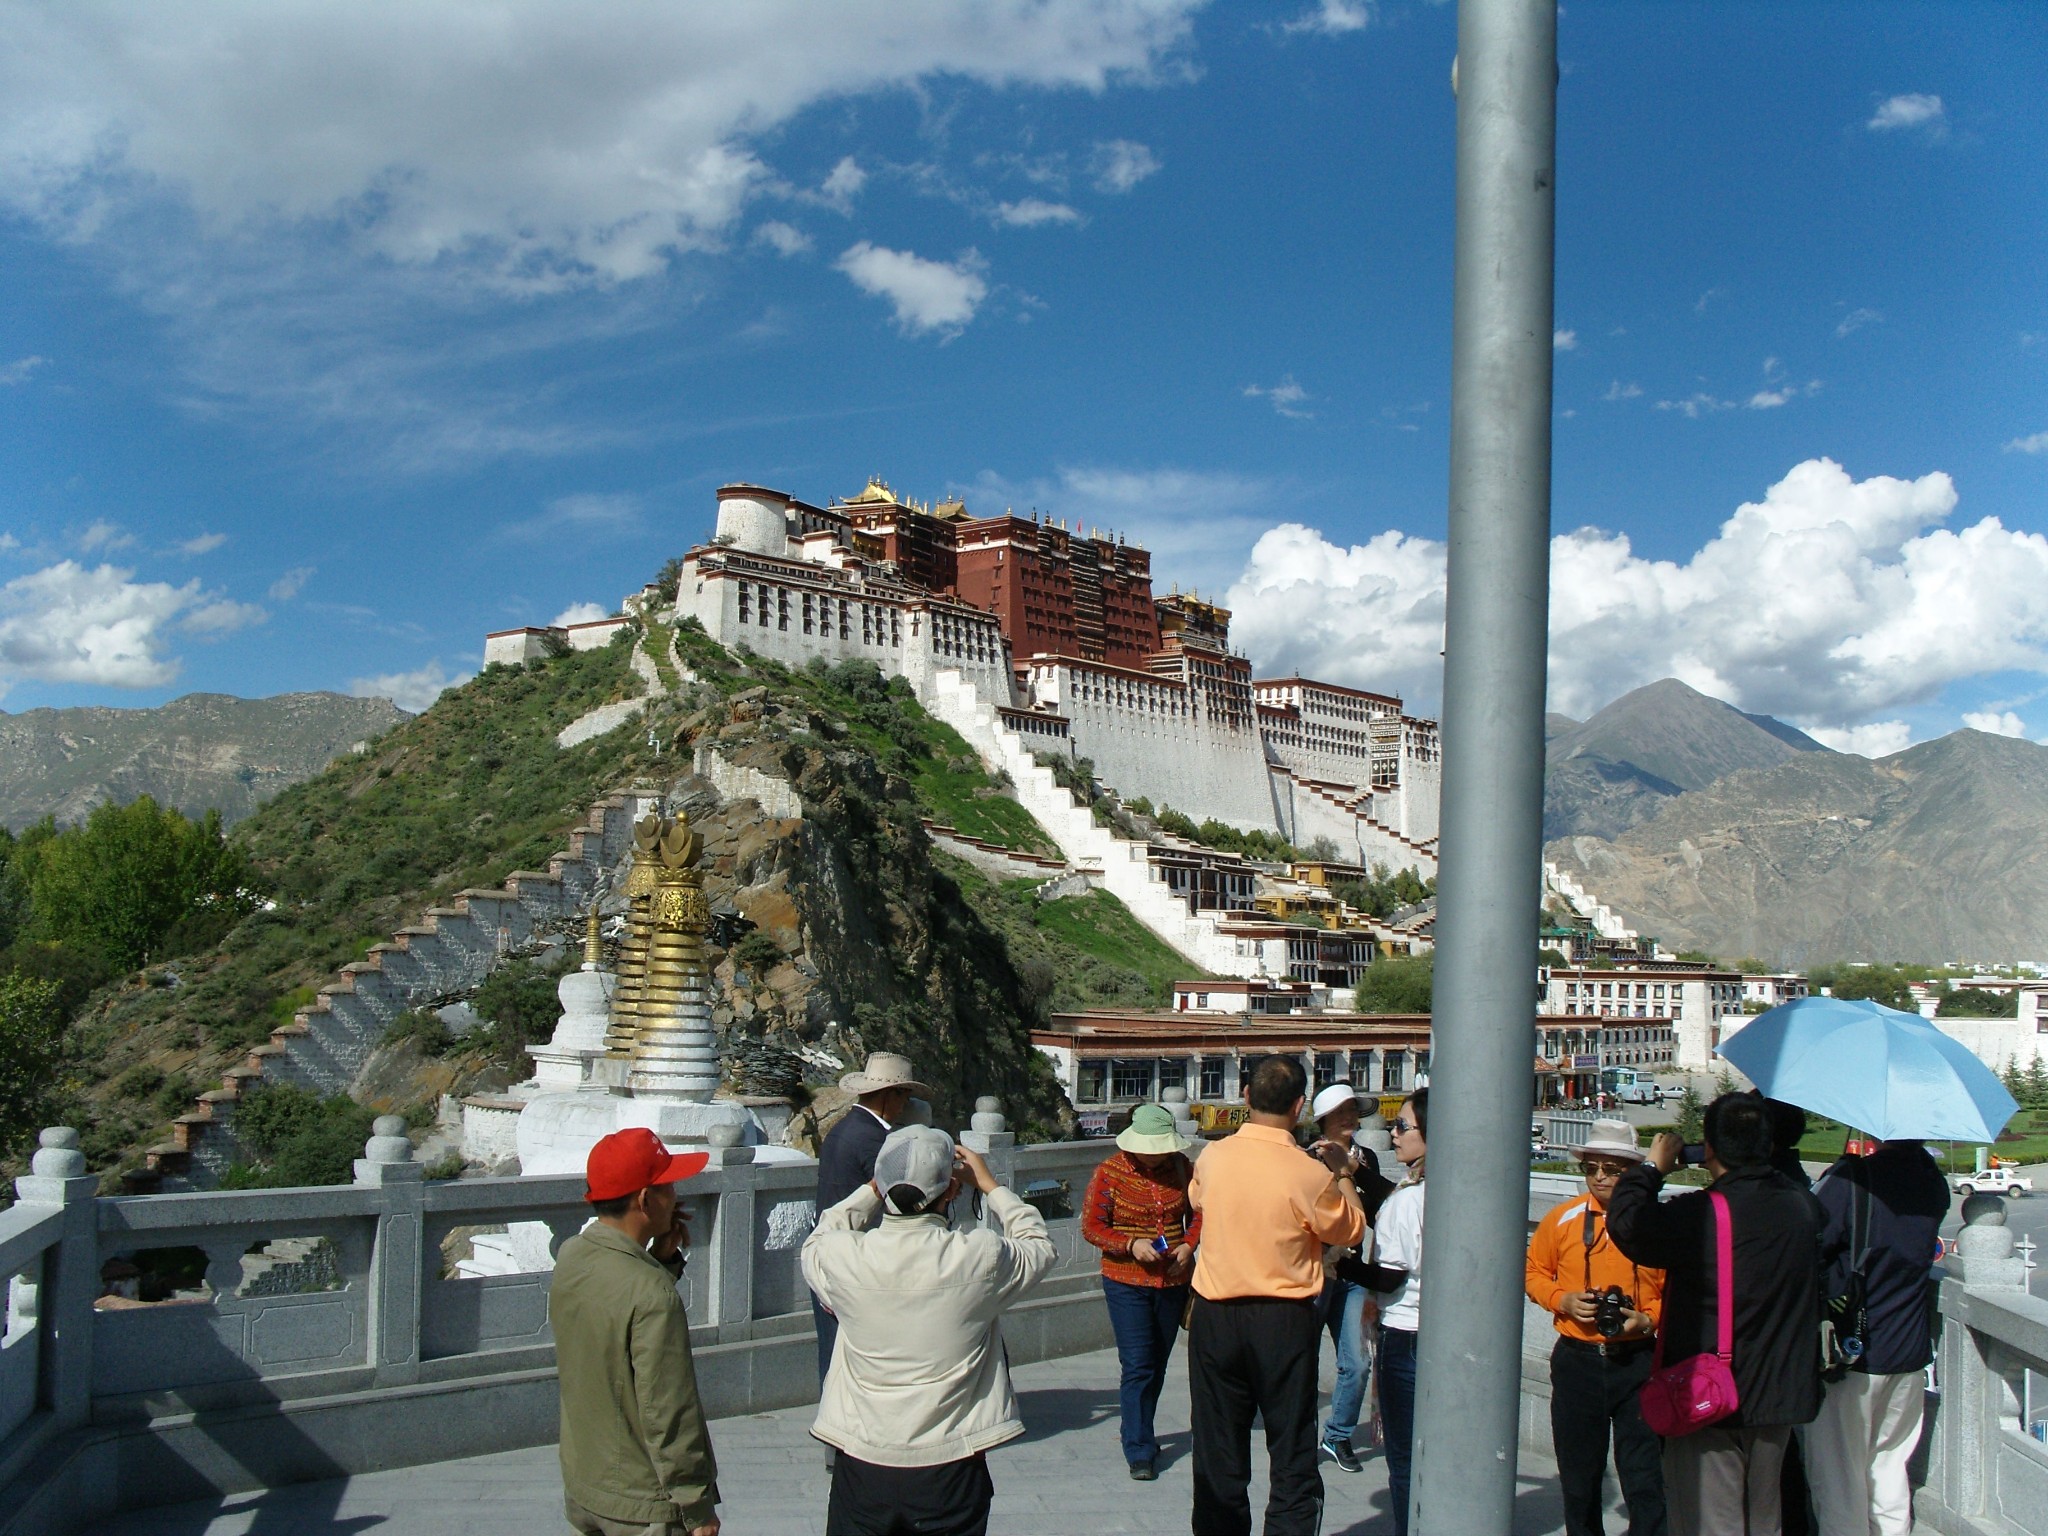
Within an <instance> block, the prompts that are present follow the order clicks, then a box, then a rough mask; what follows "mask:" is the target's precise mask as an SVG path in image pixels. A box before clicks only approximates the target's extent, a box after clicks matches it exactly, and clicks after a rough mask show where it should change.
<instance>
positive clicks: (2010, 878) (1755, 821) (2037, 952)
mask: <svg viewBox="0 0 2048 1536" xmlns="http://www.w3.org/2000/svg"><path fill="white" fill-rule="evenodd" d="M1595 718H1596V719H1597V718H1598V717H1597V716H1596V717H1595ZM1591 723H1592V722H1588V724H1591ZM1545 856H1546V857H1547V858H1549V859H1551V860H1553V861H1554V862H1556V863H1559V864H1560V865H1562V866H1563V867H1564V868H1565V869H1567V870H1569V871H1570V872H1572V873H1573V874H1574V875H1576V876H1577V877H1578V878H1579V879H1580V880H1582V881H1583V882H1584V883H1585V884H1586V885H1587V887H1588V888H1589V889H1591V890H1592V891H1594V892H1595V893H1596V894H1597V895H1598V896H1599V898H1600V899H1601V900H1602V901H1603V902H1605V903H1607V904H1608V905H1609V906H1611V907H1613V908H1615V909H1616V910H1618V911H1619V912H1621V913H1622V914H1623V916H1624V918H1625V920H1626V921H1627V922H1629V923H1630V924H1631V925H1632V926H1634V927H1635V928H1637V929H1638V930H1639V931H1641V932H1644V933H1649V934H1654V935H1655V936H1656V937H1657V938H1659V939H1660V940H1662V941H1663V943H1664V945H1665V946H1666V947H1667V948H1671V949H1703V950H1706V951H1708V952H1709V953H1712V954H1717V955H1722V956H1725V957H1730V958H1733V957H1737V956H1742V955H1758V956H1761V957H1763V958H1765V959H1767V960H1771V961H1773V962H1775V963H1777V964H1780V965H1807V964H1812V963H1815V962H1818V961H1822V960H1930V961H1932V960H1946V959H1978V960H2014V959H2040V958H2042V957H2044V956H2048V747H2041V746H2036V745H2035V744H2033V743H2032V742H2028V741H2020V740H2016V739H2014V738H2012V737H2007V736H1989V735H1986V734H1984V733H1983V732H1981V731H1958V732H1956V733H1955V734H1954V735H1952V736H1944V737H1942V738H1941V739H1940V740H1939V741H1930V742H1923V743H1922V744H1921V745H1919V746H1917V747H1909V748H1908V749H1907V750H1905V751H1904V752H1898V753H1894V754H1893V755H1892V756H1890V757H1886V758H1880V759H1878V760H1877V761H1875V762H1872V761H1871V760H1870V759H1868V758H1862V757H1856V756H1852V755H1850V754H1847V753H1839V752H1824V751H1810V750H1808V751H1795V752H1794V753H1793V754H1792V755H1791V756H1789V757H1788V758H1787V759H1786V760H1785V761H1783V762H1781V763H1779V764H1777V765H1776V766H1774V767H1764V768H1745V769H1738V770H1736V771H1735V772H1732V773H1728V774H1725V775H1723V776H1722V777H1720V778H1717V779H1715V780H1714V781H1713V782H1711V783H1709V784H1707V785H1706V786H1705V787H1703V788H1699V789H1693V790H1688V791H1685V792H1683V793H1680V794H1677V795H1672V796H1666V797H1660V798H1659V799H1658V800H1656V802H1655V803H1654V806H1653V808H1652V811H1651V814H1650V815H1648V816H1647V817H1645V818H1643V819H1642V820H1641V821H1639V822H1638V823H1637V824H1635V825H1633V826H1631V827H1629V828H1627V829H1626V830H1625V831H1622V832H1620V833H1619V834H1618V835H1617V836H1615V837H1612V838H1603V837H1597V836H1590V835H1580V836H1574V837H1567V838H1563V839H1560V840H1558V841H1555V842H1553V843H1551V844H1550V845H1549V847H1548V849H1547V851H1546V855H1545Z"/></svg>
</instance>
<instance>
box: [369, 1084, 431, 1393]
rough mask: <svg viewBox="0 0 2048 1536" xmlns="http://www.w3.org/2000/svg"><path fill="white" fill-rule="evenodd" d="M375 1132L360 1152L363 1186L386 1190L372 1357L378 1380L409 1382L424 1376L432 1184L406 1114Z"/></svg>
mask: <svg viewBox="0 0 2048 1536" xmlns="http://www.w3.org/2000/svg"><path fill="white" fill-rule="evenodd" d="M370 1131H371V1135H370V1139H369V1140H368V1141H367V1142H365V1143H364V1145H363V1156H361V1157H359V1158H357V1159H356V1185H357V1187H358V1188H364V1187H368V1188H375V1189H377V1190H379V1191H381V1194H380V1197H379V1206H380V1209H379V1210H378V1212H377V1237H376V1242H375V1245H374V1246H373V1247H372V1249H371V1252H370V1306H369V1341H368V1344H369V1363H370V1366H371V1368H372V1369H373V1370H374V1371H375V1372H376V1381H377V1385H379V1386H404V1385H407V1384H410V1383H412V1382H416V1381H418V1380H419V1376H420V1322H421V1316H420V1313H421V1308H422V1307H423V1305H424V1303H425V1299H426V1298H425V1287H426V1230H425V1229H426V1186H425V1184H424V1183H423V1182H422V1177H421V1176H422V1173H423V1170H422V1169H421V1167H420V1165H419V1164H418V1163H416V1162H414V1161H413V1158H412V1141H411V1140H410V1139H409V1138H408V1137H407V1136H406V1134H405V1121H404V1119H403V1118H402V1117H401V1116H398V1115H379V1116H378V1117H377V1119H376V1121H375V1122H374V1123H373V1124H372V1125H371V1127H370Z"/></svg>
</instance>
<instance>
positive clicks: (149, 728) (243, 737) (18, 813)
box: [0, 693, 408, 831]
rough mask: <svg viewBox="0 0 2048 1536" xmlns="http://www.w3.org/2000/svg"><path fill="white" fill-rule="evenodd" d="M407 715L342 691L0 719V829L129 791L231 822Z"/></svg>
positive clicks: (62, 818)
mask: <svg viewBox="0 0 2048 1536" xmlns="http://www.w3.org/2000/svg"><path fill="white" fill-rule="evenodd" d="M406 718H408V717H407V716H406V714H405V713H404V711H402V710H401V709H399V708H398V706H397V705H395V704H393V703H392V702H391V701H390V700H389V699H357V698H350V697H349V696H347V695H345V694H339V693H283V694H279V695H277V696H276V697H274V698H268V699H238V698H235V697H233V696H231V695H229V694H224V693H188V694H186V695H185V696H184V697H183V698H178V699H173V700H171V702H170V703H168V704H163V705H160V706H158V707H157V708H155V709H102V708H97V707H91V708H79V709H31V710H24V711H23V712H22V713H20V714H18V715H9V714H0V825H4V826H6V827H8V828H9V829H11V830H14V831H19V830H20V829H21V828H23V827H25V826H27V825H29V823H31V822H33V821H36V820H38V819H40V818H41V817H44V816H54V817H55V818H56V819H57V821H58V822H59V823H60V824H62V823H66V822H72V821H77V820H80V819H82V818H83V817H84V816H85V815H86V814H87V813H88V812H89V811H91V810H92V808H93V807H94V806H96V805H100V804H102V803H104V802H106V801H109V800H113V801H128V800H132V799H134V798H135V797H136V796H137V795H150V796H152V797H154V798H155V799H156V801H157V803H158V804H160V805H169V806H175V807H176V808H177V809H178V810H181V811H183V812H184V813H185V814H186V815H188V816H195V817H196V816H199V815H201V814H202V813H204V812H206V811H208V810H212V809H215V808H218V809H219V811H220V813H221V817H222V819H223V820H225V821H230V822H233V821H239V820H240V819H241V818H242V817H244V816H247V815H248V814H249V813H250V812H251V811H253V810H255V809H256V807H257V806H259V805H261V804H262V803H263V802H264V801H265V800H268V799H269V798H270V797H271V796H273V795H275V794H277V793H278V792H279V791H281V790H283V789H284V788H286V787H287V786H288V785H292V784H296V783H298V782H300V781H301V780H302V779H309V778H311V777H312V776H313V775H314V774H316V773H318V772H319V771H320V770H321V769H322V768H325V767H326V766H327V765H328V764H329V763H331V762H333V761H334V759H335V758H337V757H339V756H341V754H343V753H344V752H347V751H349V750H350V749H351V748H353V747H354V746H355V745H356V744H357V743H358V742H367V741H369V740H371V739H372V738H374V737H376V736H379V735H381V734H382V733H383V732H385V731H387V730H389V729H390V728H391V727H392V726H394V725H396V724H397V723H398V722H399V721H401V720H404V719H406Z"/></svg>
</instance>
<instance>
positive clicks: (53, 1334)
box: [14, 1125, 100, 1429]
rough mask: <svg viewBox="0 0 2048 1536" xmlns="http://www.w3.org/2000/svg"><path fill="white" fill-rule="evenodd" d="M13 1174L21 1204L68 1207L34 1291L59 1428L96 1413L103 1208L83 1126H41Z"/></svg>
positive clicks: (40, 1347)
mask: <svg viewBox="0 0 2048 1536" xmlns="http://www.w3.org/2000/svg"><path fill="white" fill-rule="evenodd" d="M29 1169H30V1172H29V1173H28V1174H27V1175H26V1176H25V1177H23V1178H18V1179H16V1180H15V1181H14V1195H15V1198H16V1199H17V1200H19V1201H20V1202H21V1203H22V1204H23V1205H56V1206H62V1207H63V1208H64V1216H63V1236H62V1237H60V1238H59V1239H58V1240H57V1242H56V1243H55V1244H54V1245H52V1246H51V1247H50V1248H49V1249H48V1250H47V1251H46V1252H45V1253H44V1255H43V1280H42V1285H41V1287H40V1288H39V1290H38V1293H37V1296H36V1304H37V1317H36V1326H37V1327H38V1328H39V1329H41V1331H42V1337H41V1338H40V1339H39V1340H38V1341H37V1346H36V1347H37V1352H38V1359H39V1361H40V1371H39V1375H40V1377H41V1396H42V1400H43V1404H44V1406H45V1407H47V1408H48V1409H49V1410H50V1413H51V1415H52V1417H53V1418H54V1419H55V1420H56V1423H57V1425H58V1427H59V1428H64V1429H68V1428H71V1427H72V1426H74V1425H78V1424H83V1423H84V1422H85V1421H86V1420H87V1418H89V1417H90V1416H91V1413H92V1304H93V1300H94V1298H95V1297H97V1296H98V1294H99V1286H100V1234H99V1219H98V1217H99V1213H98V1207H97V1206H96V1205H95V1204H94V1203H93V1202H94V1199H95V1197H96V1196H97V1195H98V1194H99V1190H100V1181H99V1180H98V1179H97V1178H95V1177H94V1176H93V1175H91V1174H89V1173H87V1172H86V1171H85V1154H84V1153H83V1152H81V1151H79V1150H78V1132H76V1131H74V1130H73V1129H72V1128H71V1127H70V1126H68V1125H58V1126H52V1127H50V1128H49V1129H48V1130H46V1131H44V1132H43V1134H42V1137H41V1145H40V1146H39V1147H38V1148H37V1150H36V1155H35V1158H34V1160H33V1161H32V1162H30V1164H29Z"/></svg>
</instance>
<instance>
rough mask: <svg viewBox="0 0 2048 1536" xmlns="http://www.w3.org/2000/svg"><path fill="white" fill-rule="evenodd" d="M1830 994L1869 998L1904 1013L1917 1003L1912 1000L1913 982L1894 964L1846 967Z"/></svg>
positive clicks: (1849, 997) (1851, 998) (1852, 997)
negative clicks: (1911, 983) (1908, 980)
mask: <svg viewBox="0 0 2048 1536" xmlns="http://www.w3.org/2000/svg"><path fill="white" fill-rule="evenodd" d="M1830 995H1831V996H1834V997H1839V998H1844V999H1850V1000H1853V999H1857V998H1868V999H1869V1000H1870V1001H1871V1002H1874V1003H1882V1004H1883V1005H1884V1006H1885V1007H1887V1008H1897V1009H1899V1010H1901V1011H1902V1012H1905V1013H1913V1012H1915V1011H1916V1010H1917V1006H1918V1005H1917V1004H1915V1003H1914V1001H1913V988H1912V986H1911V985H1910V984H1909V983H1908V982H1907V980H1906V978H1905V976H1904V975H1902V974H1901V973H1900V971H1899V969H1898V967H1896V966H1891V965H1858V966H1852V967H1849V968H1847V969H1844V970H1843V971H1841V972H1840V973H1838V974H1837V975H1836V977H1835V982H1834V986H1833V987H1832V988H1831V989H1830Z"/></svg>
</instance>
